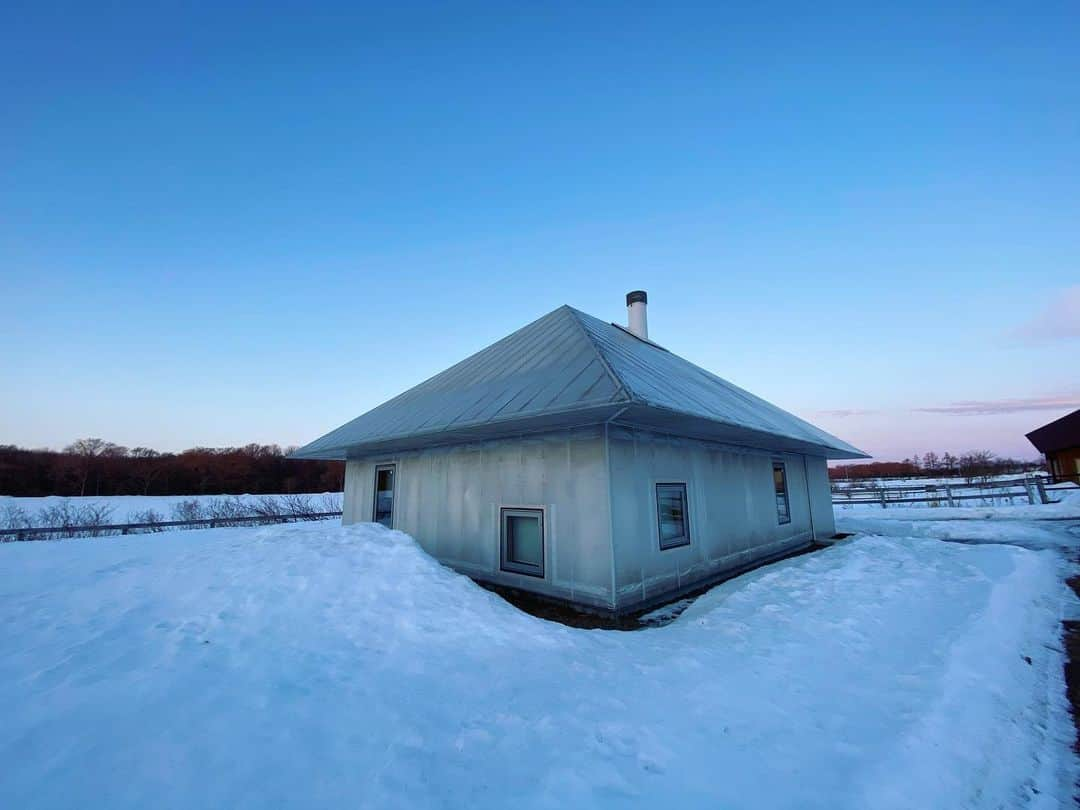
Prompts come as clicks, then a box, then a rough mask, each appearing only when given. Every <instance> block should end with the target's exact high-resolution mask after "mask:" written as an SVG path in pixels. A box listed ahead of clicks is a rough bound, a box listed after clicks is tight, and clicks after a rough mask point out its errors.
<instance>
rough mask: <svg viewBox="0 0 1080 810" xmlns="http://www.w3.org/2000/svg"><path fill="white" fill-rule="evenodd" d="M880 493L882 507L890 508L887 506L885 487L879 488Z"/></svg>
mask: <svg viewBox="0 0 1080 810" xmlns="http://www.w3.org/2000/svg"><path fill="white" fill-rule="evenodd" d="M878 493H879V495H880V496H881V508H882V509H886V508H888V507H887V506H886V505H885V487H882V488H881V489H879V490H878Z"/></svg>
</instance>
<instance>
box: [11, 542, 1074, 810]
mask: <svg viewBox="0 0 1080 810" xmlns="http://www.w3.org/2000/svg"><path fill="white" fill-rule="evenodd" d="M1062 577H1063V562H1062V558H1061V555H1060V554H1058V553H1056V552H1053V551H1031V550H1027V549H1021V548H1016V547H1013V546H1009V545H1000V546H985V545H980V546H965V545H958V544H949V543H941V542H939V541H937V540H934V539H927V538H912V537H879V536H869V537H861V538H859V539H857V540H856V541H855V542H847V543H843V544H840V545H838V546H836V547H834V548H831V549H828V550H826V551H823V552H820V553H816V554H811V555H805V556H802V557H798V558H795V559H792V560H788V561H786V562H783V563H780V564H777V565H774V566H771V567H769V568H766V569H761V570H759V571H757V572H754V573H752V574H749V575H747V576H744V577H740V578H738V579H736V580H732V581H731V582H728V583H725V584H724V585H723V586H721V587H719V588H717V589H714V590H713V591H712V592H710V593H709V594H707V595H705V596H703V597H701V598H700V599H698V600H697V601H696V602H695V603H694V604H693V605H692V606H691V607H690V609H688V610H687V612H686V613H685V614H684V615H683V616H682V617H680V618H679V619H678V620H677V621H675V622H674V623H672V624H670V625H668V626H666V627H663V628H656V629H649V630H642V631H639V632H634V633H624V632H617V631H596V630H593V631H584V630H575V629H571V628H568V627H565V626H562V625H558V624H553V623H550V622H545V621H542V620H539V619H536V618H533V617H531V616H529V615H527V614H524V613H521V612H520V611H518V610H516V609H515V608H513V607H511V606H510V605H508V604H507V603H505V602H504V601H502V600H501V599H500V598H499V597H497V596H495V595H493V594H491V593H488V592H487V591H484V590H482V589H480V588H478V587H477V586H475V585H474V584H473V583H471V582H470V581H469V580H467V579H465V578H464V577H461V576H458V575H456V574H454V573H453V572H451V571H449V570H447V569H445V568H443V567H441V566H439V565H438V564H437V563H435V562H434V561H433V560H432V559H431V558H429V557H428V556H427V555H425V554H424V553H423V552H422V551H420V549H419V548H418V547H417V546H416V545H415V543H413V542H412V541H411V539H409V538H407V537H406V536H405V535H402V534H399V533H395V532H388V531H385V530H382V529H381V528H377V527H371V526H354V527H348V528H333V527H328V526H326V525H325V524H308V525H291V526H281V527H272V528H264V529H222V530H210V531H205V532H192V533H178V534H170V535H161V536H158V537H154V538H152V539H149V538H145V537H141V538H110V539H108V540H101V541H92V540H91V541H72V542H64V543H25V544H10V545H7V546H4V547H0V718H3V722H0V762H3V765H4V766H3V769H2V770H0V807H20V808H33V807H69V806H72V805H75V804H83V803H85V804H92V805H94V806H98V807H132V808H134V807H146V806H156V807H230V808H233V807H265V806H268V805H274V806H290V807H326V806H372V807H440V806H445V807H460V806H470V807H500V808H501V807H506V806H509V805H511V804H512V805H514V806H519V807H553V808H554V807H558V808H566V807H575V806H592V807H595V806H600V807H606V806H613V807H625V806H635V805H644V806H656V807H660V806H672V807H679V808H696V807H718V806H720V807H770V808H771V807H800V808H809V807H822V808H824V807H828V808H845V807H850V808H867V807H875V808H888V807H897V808H900V807H920V808H935V807H940V808H960V807H978V808H981V807H987V808H989V807H1023V806H1040V807H1056V806H1067V805H1068V803H1069V801H1070V797H1069V787H1068V784H1067V783H1068V780H1069V779H1071V776H1072V774H1073V772H1074V766H1075V762H1074V759H1073V757H1072V754H1071V752H1070V750H1069V743H1070V742H1071V727H1070V725H1069V721H1068V718H1067V715H1066V710H1065V705H1064V687H1063V684H1062V675H1061V672H1062V652H1061V647H1060V619H1061V610H1062V604H1063V598H1064V590H1063V586H1062Z"/></svg>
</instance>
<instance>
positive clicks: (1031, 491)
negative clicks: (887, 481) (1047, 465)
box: [832, 476, 1076, 509]
mask: <svg viewBox="0 0 1080 810" xmlns="http://www.w3.org/2000/svg"><path fill="white" fill-rule="evenodd" d="M972 489H974V490H977V491H976V492H973V493H971V492H965V490H972ZM1069 489H1072V490H1075V489H1076V487H1075V486H1073V485H1072V484H1058V485H1053V484H1047V483H1046V481H1045V480H1044V478H1043V477H1041V476H1025V477H1024V478H1014V479H1010V480H1002V481H983V482H972V483H948V484H921V485H918V486H899V487H885V486H879V487H870V486H860V485H854V486H849V487H838V486H836V485H833V487H832V502H833V505H834V506H845V505H854V504H873V505H875V506H880V507H882V508H883V509H885V508H888V507H889V506H892V505H900V504H914V503H926V504H932V505H934V506H957V505H959V503H960V502H962V501H979V500H981V501H984V502H985V501H991V502H993V501H1001V500H1008V501H1009V503H1012V502H1013V501H1014V499H1016V498H1024V499H1026V500H1027V501H1028V503H1030V504H1036V503H1041V504H1045V503H1052V502H1054V501H1052V500H1051V498H1050V496H1051V495H1052V494H1054V493H1056V492H1060V491H1063V490H1069ZM920 493H921V494H920Z"/></svg>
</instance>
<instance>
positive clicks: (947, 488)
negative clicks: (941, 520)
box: [945, 484, 956, 506]
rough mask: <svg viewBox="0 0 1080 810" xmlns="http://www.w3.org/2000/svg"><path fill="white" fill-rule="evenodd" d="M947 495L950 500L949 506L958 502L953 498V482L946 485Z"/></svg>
mask: <svg viewBox="0 0 1080 810" xmlns="http://www.w3.org/2000/svg"><path fill="white" fill-rule="evenodd" d="M945 497H946V498H947V499H948V501H949V506H956V502H955V501H954V500H953V496H952V485H951V484H946V485H945Z"/></svg>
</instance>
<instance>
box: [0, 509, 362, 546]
mask: <svg viewBox="0 0 1080 810" xmlns="http://www.w3.org/2000/svg"><path fill="white" fill-rule="evenodd" d="M336 517H341V512H307V513H303V514H292V515H247V516H245V517H220V518H202V519H199V520H162V521H153V522H150V523H111V524H104V525H99V526H27V527H25V528H17V529H0V543H10V542H13V541H18V540H60V539H67V538H71V537H109V536H113V535H118V534H150V533H156V532H163V531H168V530H170V529H216V528H223V527H226V526H261V525H264V524H267V523H295V522H297V521H301V520H329V519H330V518H336Z"/></svg>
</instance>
